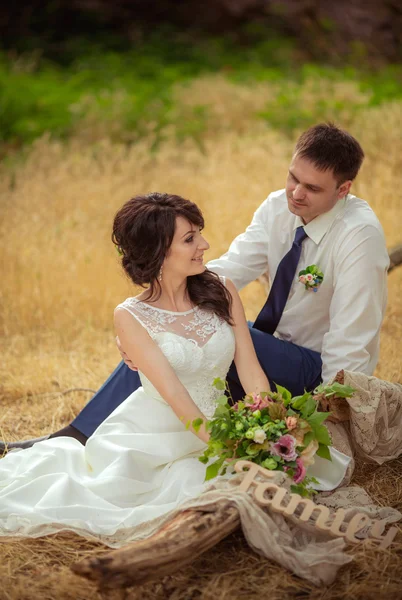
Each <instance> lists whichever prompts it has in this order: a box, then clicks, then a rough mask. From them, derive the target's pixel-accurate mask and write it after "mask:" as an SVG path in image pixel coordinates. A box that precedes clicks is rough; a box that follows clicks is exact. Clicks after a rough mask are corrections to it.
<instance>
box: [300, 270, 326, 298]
mask: <svg viewBox="0 0 402 600" xmlns="http://www.w3.org/2000/svg"><path fill="white" fill-rule="evenodd" d="M299 281H300V283H302V284H303V285H304V287H305V288H306V290H309V291H313V292H318V287H319V286H320V285H321V284H322V282H323V281H324V273H323V272H322V271H320V269H319V268H318V267H317V265H310V266H309V267H306V268H305V269H303V270H302V271H299Z"/></svg>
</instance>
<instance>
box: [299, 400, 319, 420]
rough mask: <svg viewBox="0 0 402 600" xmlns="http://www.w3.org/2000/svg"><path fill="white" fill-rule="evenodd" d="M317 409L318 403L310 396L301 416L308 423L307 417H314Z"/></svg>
mask: <svg viewBox="0 0 402 600" xmlns="http://www.w3.org/2000/svg"><path fill="white" fill-rule="evenodd" d="M316 408H317V401H316V400H314V398H313V397H312V396H310V397H309V398H308V399H307V400H306V402H305V403H304V405H303V408H302V410H301V416H302V417H303V419H306V421H307V417H309V416H310V415H312V414H313V413H314V411H315V409H316Z"/></svg>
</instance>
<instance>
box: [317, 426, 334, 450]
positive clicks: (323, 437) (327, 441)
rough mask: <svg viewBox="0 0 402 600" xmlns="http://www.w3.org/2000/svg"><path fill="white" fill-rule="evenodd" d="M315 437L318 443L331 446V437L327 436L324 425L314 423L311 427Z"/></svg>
mask: <svg viewBox="0 0 402 600" xmlns="http://www.w3.org/2000/svg"><path fill="white" fill-rule="evenodd" d="M313 431H314V435H315V439H316V440H317V442H318V443H319V444H324V445H325V446H331V438H330V437H329V433H328V429H327V428H326V427H325V425H315V426H314V427H313Z"/></svg>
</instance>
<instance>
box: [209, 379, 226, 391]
mask: <svg viewBox="0 0 402 600" xmlns="http://www.w3.org/2000/svg"><path fill="white" fill-rule="evenodd" d="M212 385H213V386H214V387H216V389H217V390H224V389H226V383H225V382H224V381H223V379H221V378H220V377H215V379H214V380H213V382H212Z"/></svg>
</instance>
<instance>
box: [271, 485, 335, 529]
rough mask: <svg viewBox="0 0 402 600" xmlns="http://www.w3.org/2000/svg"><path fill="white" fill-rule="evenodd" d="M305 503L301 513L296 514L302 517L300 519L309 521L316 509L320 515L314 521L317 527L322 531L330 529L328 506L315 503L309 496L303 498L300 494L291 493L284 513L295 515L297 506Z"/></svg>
mask: <svg viewBox="0 0 402 600" xmlns="http://www.w3.org/2000/svg"><path fill="white" fill-rule="evenodd" d="M303 504H304V508H303V511H302V513H301V515H300V516H298V515H295V516H296V517H297V518H298V519H300V521H305V522H306V521H308V520H309V518H310V517H311V516H312V515H313V513H314V511H318V512H319V515H318V517H317V519H316V521H315V523H314V525H315V527H317V529H321V530H322V531H328V530H329V529H331V526H330V525H328V524H327V521H328V519H329V515H330V512H329V510H328V508H327V507H326V506H323V505H322V504H314V502H313V501H312V500H309V499H308V498H302V497H301V496H299V494H291V496H290V502H289V504H288V505H287V507H286V508H285V509H284V511H283V513H284V514H285V515H293V514H294V512H295V510H296V508H298V507H299V506H301V505H303Z"/></svg>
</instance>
